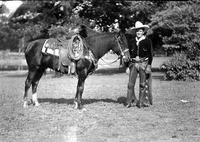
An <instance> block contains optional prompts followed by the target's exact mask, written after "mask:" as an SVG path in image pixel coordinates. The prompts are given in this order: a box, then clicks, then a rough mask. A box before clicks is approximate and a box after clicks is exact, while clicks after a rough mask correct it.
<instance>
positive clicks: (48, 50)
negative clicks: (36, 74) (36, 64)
mask: <svg viewBox="0 0 200 142" xmlns="http://www.w3.org/2000/svg"><path fill="white" fill-rule="evenodd" d="M59 50H60V49H59V46H58V41H57V40H56V39H47V40H46V41H45V43H44V45H43V47H42V53H45V54H51V55H54V56H59V52H60V51H59Z"/></svg>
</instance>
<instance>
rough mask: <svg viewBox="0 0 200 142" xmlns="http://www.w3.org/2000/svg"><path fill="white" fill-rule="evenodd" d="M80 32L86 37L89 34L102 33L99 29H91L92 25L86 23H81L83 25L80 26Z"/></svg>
mask: <svg viewBox="0 0 200 142" xmlns="http://www.w3.org/2000/svg"><path fill="white" fill-rule="evenodd" d="M79 34H80V35H81V36H82V37H84V38H86V37H88V36H94V35H99V34H101V33H100V32H97V31H95V30H93V29H91V28H90V27H88V26H87V25H85V24H81V25H80V26H79Z"/></svg>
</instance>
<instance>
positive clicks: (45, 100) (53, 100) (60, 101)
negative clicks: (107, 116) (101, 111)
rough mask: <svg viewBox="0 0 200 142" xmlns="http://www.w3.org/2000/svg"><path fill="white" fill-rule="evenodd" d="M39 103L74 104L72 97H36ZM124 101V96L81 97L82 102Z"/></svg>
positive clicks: (121, 102) (122, 102)
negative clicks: (115, 97)
mask: <svg viewBox="0 0 200 142" xmlns="http://www.w3.org/2000/svg"><path fill="white" fill-rule="evenodd" d="M38 101H39V102H40V103H51V104H69V105H72V104H74V99H65V98H38ZM125 101H126V98H125V97H119V98H118V99H117V100H113V99H109V98H106V99H82V104H83V105H85V104H93V103H97V102H106V103H118V104H124V103H125Z"/></svg>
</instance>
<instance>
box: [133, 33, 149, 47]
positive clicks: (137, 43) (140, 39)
mask: <svg viewBox="0 0 200 142" xmlns="http://www.w3.org/2000/svg"><path fill="white" fill-rule="evenodd" d="M145 38H146V36H144V35H143V36H142V37H140V38H139V39H138V38H137V37H135V40H136V45H137V46H138V45H139V42H140V41H142V40H144V39H145Z"/></svg>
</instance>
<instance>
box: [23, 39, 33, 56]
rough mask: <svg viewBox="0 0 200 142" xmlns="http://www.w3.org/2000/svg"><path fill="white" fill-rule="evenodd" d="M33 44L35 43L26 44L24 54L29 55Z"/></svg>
mask: <svg viewBox="0 0 200 142" xmlns="http://www.w3.org/2000/svg"><path fill="white" fill-rule="evenodd" d="M33 44H34V42H31V41H29V42H26V43H25V44H24V53H25V54H26V53H28V51H29V50H30V49H31V47H32V46H33Z"/></svg>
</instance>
